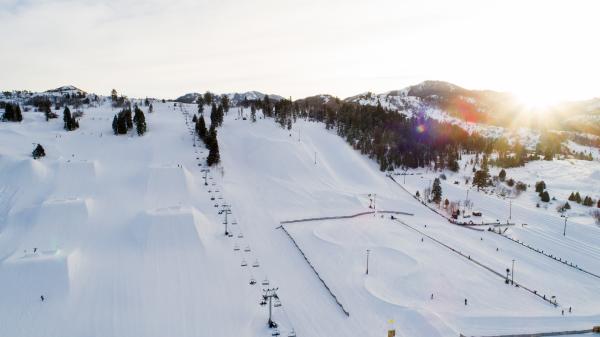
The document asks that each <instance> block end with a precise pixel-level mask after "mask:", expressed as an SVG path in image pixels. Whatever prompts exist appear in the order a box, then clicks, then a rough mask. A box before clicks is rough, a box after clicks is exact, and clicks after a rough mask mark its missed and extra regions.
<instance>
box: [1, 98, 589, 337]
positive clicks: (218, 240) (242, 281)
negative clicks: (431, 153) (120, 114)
mask: <svg viewBox="0 0 600 337" xmlns="http://www.w3.org/2000/svg"><path fill="white" fill-rule="evenodd" d="M134 103H141V102H139V101H134ZM152 104H153V107H154V112H153V113H148V110H147V108H143V109H144V112H146V121H147V123H148V132H147V133H146V134H145V135H144V136H141V137H140V136H137V135H135V134H133V133H131V134H128V135H126V136H115V135H113V134H112V130H111V120H112V117H113V115H114V114H115V113H116V112H117V110H116V109H114V108H112V107H111V104H110V102H108V101H107V100H101V101H100V102H98V103H97V106H95V107H93V106H90V107H87V106H86V107H84V108H83V110H84V115H83V117H82V118H81V120H80V125H81V127H80V128H79V129H77V130H76V131H72V132H66V131H64V130H63V129H62V120H61V119H60V118H59V119H55V120H50V121H48V122H47V121H45V119H44V116H43V114H42V113H41V112H35V111H32V110H31V111H26V112H24V121H23V122H21V123H9V122H5V123H0V153H1V154H2V155H1V156H0V172H2V175H0V298H2V305H0V335H6V336H42V337H43V336H269V335H272V333H273V331H272V330H269V329H268V328H267V326H266V320H267V315H268V309H267V308H266V307H263V306H260V305H259V302H260V300H261V296H262V294H263V292H262V289H263V288H266V287H267V286H263V285H262V282H263V281H264V280H269V287H277V288H278V295H279V302H280V303H281V306H277V307H274V311H273V314H274V319H275V321H276V322H278V323H279V324H280V327H279V331H280V333H281V334H282V335H284V336H287V335H289V334H291V333H292V331H294V332H295V334H296V335H297V336H311V337H312V336H316V337H318V336H333V335H341V336H379V335H385V334H386V330H388V329H396V331H397V335H398V336H417V337H418V336H423V337H436V336H458V335H459V333H464V334H465V335H497V334H503V333H521V332H539V331H549V330H567V329H583V328H590V327H591V326H592V325H593V324H596V323H597V322H598V321H599V320H600V310H599V308H598V306H597V305H596V303H597V302H598V301H600V282H598V280H599V279H598V278H596V277H594V276H591V275H589V274H585V273H583V272H581V271H579V270H577V269H575V268H572V267H569V266H567V265H565V264H564V263H561V262H558V261H554V260H552V259H550V258H548V257H546V256H544V255H542V254H539V253H537V252H535V251H533V250H531V249H529V248H527V247H524V246H522V245H519V244H516V243H514V242H513V241H511V240H508V239H506V238H504V237H502V236H499V235H498V234H495V233H491V232H487V231H477V230H473V229H467V228H464V227H460V226H456V225H452V224H450V223H448V222H447V221H446V220H445V219H444V218H443V217H441V216H439V215H437V214H436V213H434V212H432V211H431V210H430V209H428V208H426V207H424V206H423V205H422V204H421V203H420V202H418V201H417V200H415V199H414V198H413V197H412V194H413V190H414V189H417V188H419V189H420V188H422V187H423V186H421V184H422V185H425V183H424V182H425V180H426V179H425V178H423V179H422V178H420V177H422V175H421V176H409V177H408V179H407V182H406V184H405V185H403V187H405V188H407V189H409V191H410V192H406V191H405V190H404V189H403V187H401V186H399V185H398V184H396V183H394V182H393V181H392V180H391V179H389V178H388V177H386V175H385V174H384V173H381V172H380V171H379V169H378V166H377V165H376V164H375V163H374V162H373V161H371V160H370V159H369V158H367V157H364V156H362V155H360V153H358V152H357V151H355V150H354V149H352V148H351V147H350V146H349V145H347V144H346V143H345V141H344V140H343V139H342V138H340V137H338V136H337V135H336V134H335V133H332V132H331V131H328V130H326V129H325V128H324V125H323V124H320V123H314V122H307V121H303V120H298V122H297V123H295V124H294V125H293V127H292V130H290V131H288V130H284V129H282V128H280V127H279V126H278V125H277V124H276V123H274V122H273V121H272V120H271V119H269V118H266V119H265V118H258V120H257V122H256V123H252V122H251V121H250V120H249V119H246V120H244V119H242V118H239V115H238V114H237V113H235V111H237V109H238V108H232V110H231V111H230V112H229V114H228V115H227V116H225V121H224V125H223V126H222V127H221V128H219V129H218V138H219V144H220V150H221V158H222V164H221V165H220V166H218V167H213V168H210V169H209V170H208V171H204V170H205V169H206V167H205V166H204V165H203V163H204V159H205V157H206V150H205V149H204V146H203V145H202V144H201V143H200V142H199V141H197V140H195V139H194V136H193V131H192V129H193V126H192V125H191V123H190V120H191V114H192V113H193V112H195V111H196V110H197V108H196V106H195V104H189V105H188V104H177V106H174V105H173V104H172V103H168V102H167V103H161V102H159V101H153V102H152ZM140 106H142V105H141V104H140ZM249 113H250V111H249V109H245V110H243V114H246V115H248V114H249ZM259 117H261V116H260V113H259ZM207 122H208V121H207ZM32 143H41V144H43V145H44V147H45V149H46V153H47V156H46V157H44V158H42V159H39V160H33V159H32V158H31V157H30V153H31V150H32V148H33V146H32ZM592 163H595V162H592ZM590 165H592V164H590ZM592 170H593V169H592ZM205 172H206V182H207V183H206V184H205V178H204V176H205ZM515 175H516V173H515ZM396 179H397V181H400V179H399V178H396ZM401 184H403V182H401ZM443 187H444V191H445V192H444V193H447V195H449V196H450V195H454V194H456V195H459V194H461V193H462V191H461V185H459V186H458V187H456V189H457V190H456V191H454V190H453V189H454V188H455V187H454V185H453V184H451V183H450V182H448V184H444V186H443ZM470 198H471V199H473V201H474V203H475V204H476V205H481V207H482V208H484V209H485V210H486V211H487V210H488V209H489V210H501V209H505V208H506V201H505V200H502V199H500V198H494V197H489V196H487V195H484V194H478V193H473V194H472V195H471V196H470ZM373 204H375V208H376V209H377V210H378V211H384V210H387V211H402V212H408V213H411V214H413V215H396V217H397V218H398V219H399V220H400V221H401V222H398V221H396V220H393V219H390V215H389V214H385V213H380V214H377V216H374V215H373V214H366V215H362V216H358V217H355V218H351V219H339V220H331V219H330V220H315V221H309V222H298V223H292V224H287V225H284V228H285V229H286V231H287V233H289V236H288V234H286V232H284V231H283V230H282V229H281V228H280V227H279V226H280V222H281V221H284V220H294V219H306V218H315V217H330V216H340V215H352V214H357V213H363V212H369V211H373V208H371V207H370V205H373ZM223 205H229V206H228V207H230V209H231V214H227V216H228V217H227V225H228V231H229V232H231V233H232V235H231V237H229V236H225V235H224V231H225V224H224V222H225V213H227V212H225V211H224V209H226V207H224V206H223ZM498 214H500V211H498ZM511 221H513V222H515V223H517V224H521V223H527V224H528V226H526V227H520V226H512V227H510V228H509V229H508V230H507V232H506V234H507V235H510V236H511V237H513V238H517V239H520V240H523V241H524V242H525V243H527V244H530V245H533V246H536V247H540V248H542V249H544V250H545V251H549V252H551V253H552V254H553V255H554V256H559V257H561V258H565V259H568V261H571V262H574V263H576V264H577V265H578V266H580V267H583V268H585V269H586V270H589V271H590V272H592V273H595V274H600V264H599V263H598V261H600V247H599V246H598V244H597V240H598V238H600V228H598V227H595V226H593V225H590V224H589V223H580V222H576V221H574V222H572V223H571V224H570V225H569V233H568V236H566V237H563V236H562V235H561V233H562V225H563V219H562V218H560V217H559V216H558V215H553V214H548V213H547V212H546V213H545V212H542V211H540V210H537V209H535V208H532V207H530V206H527V205H526V204H523V205H519V204H518V203H517V204H516V205H515V206H514V209H513V213H512V219H511ZM292 239H293V240H294V241H292ZM449 247H451V248H452V249H454V250H455V251H452V250H451V249H450V248H449ZM299 249H301V250H302V252H300V251H299ZM367 250H369V254H370V255H369V274H368V275H367V274H366V273H365V269H366V258H367V255H366V254H367ZM457 252H460V253H461V254H457ZM513 259H514V260H515V261H516V266H515V274H514V281H515V282H516V283H517V284H519V285H520V287H515V286H510V285H507V284H505V282H504V278H503V276H502V275H503V274H504V273H505V269H506V268H512V265H511V263H512V260H513ZM475 261H476V262H477V263H479V264H477V263H474V262H475ZM307 262H310V265H309V264H308V263H307ZM254 265H256V267H254ZM482 266H485V267H482ZM486 268H488V269H486ZM315 272H316V273H318V277H317V275H316V274H315ZM494 272H497V273H499V275H500V276H498V275H497V274H495V273H494ZM319 277H320V279H319ZM251 280H255V281H257V283H256V284H250V283H251V282H250V281H251ZM525 288H528V289H530V290H532V291H533V290H535V292H536V293H537V294H539V296H537V295H535V294H533V293H532V292H529V291H527V290H526V289H525ZM332 294H333V295H334V296H335V298H334V297H333V296H332ZM40 296H44V301H43V302H42V301H41V298H40ZM542 296H546V297H547V299H551V300H556V303H557V304H556V306H554V305H552V304H550V303H549V302H548V301H545V300H544V299H543V298H542ZM552 296H555V297H552ZM465 300H467V301H468V304H467V305H465ZM338 303H339V305H338ZM340 305H341V306H342V307H343V309H344V310H346V312H347V313H348V315H347V314H346V313H344V311H343V310H342V308H341V307H340ZM569 308H571V309H572V312H571V313H569V312H568V309H569ZM561 310H565V315H564V316H563V315H562V314H561ZM65 322H67V323H65Z"/></svg>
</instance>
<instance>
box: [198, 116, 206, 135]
mask: <svg viewBox="0 0 600 337" xmlns="http://www.w3.org/2000/svg"><path fill="white" fill-rule="evenodd" d="M196 133H197V134H198V137H199V138H200V139H202V141H204V140H205V139H206V134H207V130H206V123H205V122H204V117H203V116H202V115H200V118H198V120H197V121H196Z"/></svg>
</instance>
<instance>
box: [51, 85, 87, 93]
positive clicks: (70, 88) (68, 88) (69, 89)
mask: <svg viewBox="0 0 600 337" xmlns="http://www.w3.org/2000/svg"><path fill="white" fill-rule="evenodd" d="M45 93H48V94H59V95H64V94H75V95H85V94H87V93H86V92H85V91H83V90H81V89H79V88H77V87H75V86H72V85H63V86H62V87H58V88H56V89H50V90H46V91H45Z"/></svg>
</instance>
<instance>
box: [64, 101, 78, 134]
mask: <svg viewBox="0 0 600 337" xmlns="http://www.w3.org/2000/svg"><path fill="white" fill-rule="evenodd" d="M63 122H64V128H65V130H67V131H73V130H75V129H77V128H78V127H79V123H78V122H77V120H75V117H73V116H72V115H71V110H69V107H68V106H65V110H64V111H63Z"/></svg>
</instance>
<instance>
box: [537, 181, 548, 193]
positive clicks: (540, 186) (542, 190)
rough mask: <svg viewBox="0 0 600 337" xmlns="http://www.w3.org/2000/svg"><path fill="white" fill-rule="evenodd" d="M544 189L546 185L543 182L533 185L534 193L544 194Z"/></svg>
mask: <svg viewBox="0 0 600 337" xmlns="http://www.w3.org/2000/svg"><path fill="white" fill-rule="evenodd" d="M545 189H546V183H545V182H544V181H543V180H542V181H538V182H536V183H535V191H536V192H537V193H542V192H544V190H545Z"/></svg>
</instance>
